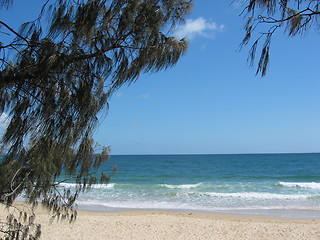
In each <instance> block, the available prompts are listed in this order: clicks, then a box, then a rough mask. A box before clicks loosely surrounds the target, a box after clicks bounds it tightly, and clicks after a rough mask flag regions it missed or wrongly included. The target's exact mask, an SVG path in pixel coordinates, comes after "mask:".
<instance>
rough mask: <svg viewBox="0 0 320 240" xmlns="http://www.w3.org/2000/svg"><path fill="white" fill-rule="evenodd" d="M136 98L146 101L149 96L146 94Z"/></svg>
mask: <svg viewBox="0 0 320 240" xmlns="http://www.w3.org/2000/svg"><path fill="white" fill-rule="evenodd" d="M137 98H139V99H147V98H149V94H148V93H144V94H140V95H139V96H137Z"/></svg>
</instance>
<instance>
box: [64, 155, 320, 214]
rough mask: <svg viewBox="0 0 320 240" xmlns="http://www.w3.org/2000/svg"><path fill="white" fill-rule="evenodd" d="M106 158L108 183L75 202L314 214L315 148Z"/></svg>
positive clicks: (318, 204) (319, 199)
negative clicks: (111, 167)
mask: <svg viewBox="0 0 320 240" xmlns="http://www.w3.org/2000/svg"><path fill="white" fill-rule="evenodd" d="M109 164H115V165H116V166H117V167H118V172H117V173H116V175H115V176H114V177H113V179H112V180H111V183H110V184H108V185H107V186H105V185H96V186H94V188H93V189H92V190H91V191H90V192H88V193H84V194H81V195H80V197H79V199H78V205H79V206H80V207H82V208H91V209H92V210H101V209H113V208H115V209H119V208H121V209H122V208H125V209H126V208H129V209H166V210H193V211H205V212H221V211H222V212H223V211H227V212H241V213H242V212H243V213H259V212H260V213H261V212H270V213H271V212H273V214H274V213H277V212H278V213H279V212H286V213H289V212H292V211H295V213H298V212H300V213H303V214H308V213H312V214H313V216H318V215H319V216H320V154H239V155H237V154H233V155H151V156H148V155H142V156H112V157H111V160H110V163H109ZM102 168H103V169H104V168H107V166H102ZM66 185H68V186H71V187H72V184H66ZM273 214H272V215H273Z"/></svg>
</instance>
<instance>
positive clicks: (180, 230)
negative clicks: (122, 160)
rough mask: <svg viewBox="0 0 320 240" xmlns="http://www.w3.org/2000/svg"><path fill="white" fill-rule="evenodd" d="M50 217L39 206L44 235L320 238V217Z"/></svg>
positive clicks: (173, 214)
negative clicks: (51, 220)
mask: <svg viewBox="0 0 320 240" xmlns="http://www.w3.org/2000/svg"><path fill="white" fill-rule="evenodd" d="M0 218H1V219H2V220H3V218H4V209H0ZM49 219H50V217H49V215H48V213H47V212H46V211H44V210H42V209H38V210H37V218H36V222H40V223H41V224H42V239H48V240H53V239H56V240H58V239H59V240H61V239H69V240H72V239H77V240H80V239H139V240H141V239H175V240H178V239H202V240H203V239H219V240H227V239H230V240H231V239H232V240H234V239H246V240H248V239H278V240H281V239H291V240H295V239H297V240H298V239H299V240H302V239H308V240H311V239H320V219H293V218H273V217H260V216H245V215H227V214H211V213H191V212H169V211H121V212H86V211H79V212H78V218H77V220H76V222H74V223H71V224H69V223H67V222H66V221H60V222H53V223H49Z"/></svg>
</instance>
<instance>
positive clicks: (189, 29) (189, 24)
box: [174, 17, 224, 39]
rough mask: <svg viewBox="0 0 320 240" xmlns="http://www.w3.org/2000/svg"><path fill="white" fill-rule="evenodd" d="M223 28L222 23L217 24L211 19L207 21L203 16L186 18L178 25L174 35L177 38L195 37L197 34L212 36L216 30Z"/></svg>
mask: <svg viewBox="0 0 320 240" xmlns="http://www.w3.org/2000/svg"><path fill="white" fill-rule="evenodd" d="M223 28H224V25H223V24H220V25H218V24H217V23H215V22H213V21H209V20H207V19H205V18H203V17H198V18H196V19H188V20H186V22H185V24H184V25H180V26H178V28H177V29H176V31H175V33H174V35H175V37H176V38H177V39H182V38H188V39H191V38H195V37H197V36H201V37H207V38H213V37H214V36H215V33H216V32H217V31H221V30H222V29H223Z"/></svg>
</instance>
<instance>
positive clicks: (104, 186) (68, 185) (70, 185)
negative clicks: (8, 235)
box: [59, 183, 115, 189]
mask: <svg viewBox="0 0 320 240" xmlns="http://www.w3.org/2000/svg"><path fill="white" fill-rule="evenodd" d="M59 186H61V187H65V188H75V187H76V186H77V184H76V183H60V184H59ZM114 186H115V183H108V184H92V185H91V188H93V189H112V188H114Z"/></svg>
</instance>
